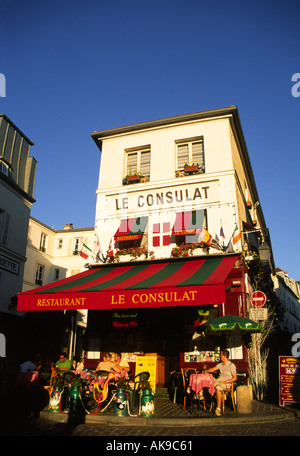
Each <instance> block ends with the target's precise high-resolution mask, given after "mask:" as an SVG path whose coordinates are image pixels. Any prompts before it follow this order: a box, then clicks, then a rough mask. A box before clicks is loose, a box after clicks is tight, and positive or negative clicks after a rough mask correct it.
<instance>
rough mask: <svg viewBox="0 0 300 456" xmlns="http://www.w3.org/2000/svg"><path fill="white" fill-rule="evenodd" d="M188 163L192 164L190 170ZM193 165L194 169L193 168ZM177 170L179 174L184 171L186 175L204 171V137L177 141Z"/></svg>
mask: <svg viewBox="0 0 300 456" xmlns="http://www.w3.org/2000/svg"><path fill="white" fill-rule="evenodd" d="M186 165H190V170H188V171H187V168H185V166H186ZM192 165H193V168H194V169H192ZM177 170H178V172H179V173H178V174H179V175H180V174H182V173H184V175H188V174H197V173H204V171H205V167H204V151H203V140H202V139H199V140H195V141H192V140H190V141H186V142H180V143H177Z"/></svg>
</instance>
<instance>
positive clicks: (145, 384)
mask: <svg viewBox="0 0 300 456" xmlns="http://www.w3.org/2000/svg"><path fill="white" fill-rule="evenodd" d="M139 387H140V389H142V390H149V389H151V386H150V383H149V382H148V380H142V381H141V382H140V383H139Z"/></svg>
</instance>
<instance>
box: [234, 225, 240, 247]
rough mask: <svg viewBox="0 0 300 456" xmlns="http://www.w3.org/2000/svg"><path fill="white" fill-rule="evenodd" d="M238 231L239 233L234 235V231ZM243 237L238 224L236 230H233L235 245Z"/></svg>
mask: <svg viewBox="0 0 300 456" xmlns="http://www.w3.org/2000/svg"><path fill="white" fill-rule="evenodd" d="M236 231H238V233H237V234H236V235H234V233H235V232H236ZM241 238H242V233H241V232H240V231H239V229H238V226H236V227H235V230H234V232H233V239H232V242H233V245H234V244H236V243H237V242H238V241H239V240H240V239H241Z"/></svg>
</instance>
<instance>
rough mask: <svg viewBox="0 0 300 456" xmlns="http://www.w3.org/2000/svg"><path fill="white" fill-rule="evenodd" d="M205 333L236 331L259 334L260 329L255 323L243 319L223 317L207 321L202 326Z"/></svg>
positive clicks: (229, 316)
mask: <svg viewBox="0 0 300 456" xmlns="http://www.w3.org/2000/svg"><path fill="white" fill-rule="evenodd" d="M202 329H203V330H204V331H205V332H215V331H237V332H252V333H255V332H261V328H260V326H259V324H258V323H257V322H256V321H253V320H250V319H249V318H245V317H238V316H235V315H234V316H233V315H225V316H224V317H218V318H215V319H214V320H211V321H207V322H206V323H204V325H203V326H202Z"/></svg>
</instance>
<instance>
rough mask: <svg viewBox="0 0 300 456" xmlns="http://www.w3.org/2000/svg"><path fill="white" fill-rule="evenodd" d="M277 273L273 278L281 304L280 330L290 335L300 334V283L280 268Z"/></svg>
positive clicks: (276, 270)
mask: <svg viewBox="0 0 300 456" xmlns="http://www.w3.org/2000/svg"><path fill="white" fill-rule="evenodd" d="M275 272H276V274H275V275H273V276H272V278H273V282H274V290H275V293H276V295H277V297H278V299H279V302H280V311H281V320H280V321H279V326H280V329H281V330H282V331H285V332H287V333H290V334H295V333H300V282H299V281H296V280H293V279H291V278H290V277H289V275H288V273H287V272H284V271H283V270H282V269H280V268H276V269H275Z"/></svg>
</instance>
